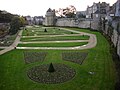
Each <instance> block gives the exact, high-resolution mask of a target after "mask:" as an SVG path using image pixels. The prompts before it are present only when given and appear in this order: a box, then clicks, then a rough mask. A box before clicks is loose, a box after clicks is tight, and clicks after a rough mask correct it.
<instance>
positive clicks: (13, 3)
mask: <svg viewBox="0 0 120 90" xmlns="http://www.w3.org/2000/svg"><path fill="white" fill-rule="evenodd" d="M99 1H100V2H107V3H110V5H112V4H114V3H115V2H116V1H117V0H0V10H6V11H8V12H10V13H13V14H19V15H24V16H25V15H31V16H41V15H43V16H44V15H45V13H46V11H47V10H48V8H52V9H57V10H58V9H59V8H66V7H68V6H69V5H73V6H75V7H76V9H77V11H84V10H86V8H87V6H88V5H89V6H91V5H92V4H93V2H96V3H98V2H99Z"/></svg>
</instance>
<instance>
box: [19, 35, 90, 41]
mask: <svg viewBox="0 0 120 90" xmlns="http://www.w3.org/2000/svg"><path fill="white" fill-rule="evenodd" d="M88 39H89V36H87V35H84V36H57V37H39V38H38V37H37V38H33V37H32V38H22V39H21V41H25V42H29V41H57V40H59V41H60V40H61V41H62V40H88Z"/></svg>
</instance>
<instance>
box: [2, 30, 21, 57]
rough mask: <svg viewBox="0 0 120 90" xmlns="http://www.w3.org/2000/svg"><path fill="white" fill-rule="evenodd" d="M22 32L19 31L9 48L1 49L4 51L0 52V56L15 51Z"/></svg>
mask: <svg viewBox="0 0 120 90" xmlns="http://www.w3.org/2000/svg"><path fill="white" fill-rule="evenodd" d="M22 31H23V30H20V31H19V33H18V35H17V37H16V39H15V41H14V43H13V44H12V45H10V46H9V47H1V48H5V49H4V50H1V51H0V55H2V54H4V53H6V52H8V51H11V50H13V49H15V47H17V45H18V43H19V41H20V38H21V35H22Z"/></svg>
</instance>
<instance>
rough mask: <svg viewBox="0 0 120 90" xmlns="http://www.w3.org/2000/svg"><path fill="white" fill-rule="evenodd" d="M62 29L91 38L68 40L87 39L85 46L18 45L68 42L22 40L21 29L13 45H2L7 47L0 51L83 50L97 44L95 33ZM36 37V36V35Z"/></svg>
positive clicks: (0, 53) (0, 52)
mask: <svg viewBox="0 0 120 90" xmlns="http://www.w3.org/2000/svg"><path fill="white" fill-rule="evenodd" d="M60 29H62V30H66V31H71V32H75V33H79V34H78V35H88V36H90V39H89V40H74V41H73V40H69V41H67V42H86V41H87V42H88V44H86V45H83V46H77V47H17V45H18V44H19V43H23V44H25V43H43V42H46V43H48V42H49V43H55V42H66V41H42V42H20V38H21V37H22V36H21V35H22V31H23V30H21V31H20V32H19V34H18V35H17V37H16V39H15V41H14V43H13V44H12V45H11V46H9V47H1V48H5V49H4V50H1V51H0V55H2V54H4V53H6V52H8V51H11V50H13V49H15V47H16V49H52V50H54V49H56V50H82V49H89V48H93V47H95V46H96V44H97V38H96V35H94V34H89V33H84V32H80V31H75V30H69V29H65V28H60ZM51 36H52V35H51ZM57 36H58V35H57ZM59 36H60V35H59ZM62 36H63V35H62ZM64 36H65V35H64ZM32 37H33V36H32ZM35 37H36V36H35ZM25 38H27V37H25Z"/></svg>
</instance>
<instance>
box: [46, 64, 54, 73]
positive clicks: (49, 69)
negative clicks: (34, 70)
mask: <svg viewBox="0 0 120 90" xmlns="http://www.w3.org/2000/svg"><path fill="white" fill-rule="evenodd" d="M48 72H50V73H52V72H55V69H54V67H53V64H52V63H50V66H49V68H48Z"/></svg>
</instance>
